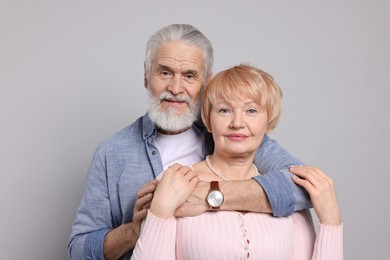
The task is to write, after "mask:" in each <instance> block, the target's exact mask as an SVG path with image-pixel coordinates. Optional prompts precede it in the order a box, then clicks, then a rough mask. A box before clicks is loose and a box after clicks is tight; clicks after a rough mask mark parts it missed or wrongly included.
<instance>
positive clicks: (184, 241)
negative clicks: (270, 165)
mask: <svg viewBox="0 0 390 260" xmlns="http://www.w3.org/2000/svg"><path fill="white" fill-rule="evenodd" d="M281 103H282V92H281V90H280V88H279V87H278V86H277V84H276V83H275V82H274V80H273V79H272V77H271V76H270V75H268V74H267V73H265V72H263V71H261V70H259V69H257V68H254V67H251V66H247V65H240V66H235V67H233V68H230V69H227V70H225V71H222V72H220V73H218V74H217V75H216V76H215V77H213V78H212V79H211V81H210V82H209V84H208V85H207V87H206V89H205V92H204V95H203V100H202V119H203V121H204V123H205V125H206V127H207V129H208V131H209V132H211V133H212V135H213V138H214V141H215V149H214V152H213V154H212V155H210V156H208V157H207V158H206V160H205V161H202V162H200V163H197V164H195V165H192V166H189V167H188V166H182V165H179V164H174V165H172V166H171V167H169V168H168V169H167V170H166V171H165V172H164V173H163V177H162V179H161V181H160V183H159V184H158V187H157V189H156V191H155V194H154V198H153V201H152V203H151V206H150V209H149V211H148V215H147V218H146V220H145V223H144V224H143V227H142V230H141V235H140V238H139V240H138V242H137V245H136V248H135V250H134V254H133V259H202V260H204V259H212V260H215V259H300V260H301V259H333V260H335V259H342V257H343V244H342V231H343V229H342V222H341V217H340V212H339V207H338V203H337V200H336V193H335V189H334V185H333V182H332V180H331V179H330V178H329V177H328V176H326V175H325V174H324V173H323V172H322V171H321V170H320V169H318V168H314V167H308V166H298V167H292V168H291V169H290V171H291V172H292V173H293V176H294V177H293V180H294V182H295V183H297V184H298V185H301V186H302V187H304V188H305V189H306V190H307V191H308V193H309V195H310V198H311V200H312V203H313V206H314V210H315V212H316V214H317V216H318V219H319V222H320V223H319V227H318V233H317V235H316V234H315V231H314V227H313V221H312V218H311V215H310V212H309V211H308V210H305V211H300V212H295V213H293V214H292V215H291V216H289V217H285V218H276V217H273V216H272V215H271V214H265V213H253V212H238V211H223V210H221V206H222V209H223V194H222V193H221V192H220V191H219V185H221V186H222V185H224V183H225V182H226V181H229V180H244V179H250V178H252V177H253V176H256V175H258V174H261V173H259V172H258V170H257V168H256V167H255V166H254V164H253V160H254V156H255V153H256V150H257V149H258V147H259V146H260V144H261V142H262V140H263V137H264V135H265V134H266V133H268V132H270V131H271V130H272V129H274V128H275V127H276V125H277V123H278V120H279V117H280V111H281ZM260 149H261V148H260ZM199 180H203V181H208V182H210V193H209V195H208V198H207V201H208V203H209V205H210V211H208V212H206V213H204V214H202V215H200V216H197V217H186V218H175V217H174V212H175V210H176V208H178V207H179V206H180V205H181V204H182V203H183V202H184V201H185V200H186V199H187V198H188V196H189V195H190V194H191V192H192V190H193V189H194V188H195V186H196V184H197V183H198V182H199Z"/></svg>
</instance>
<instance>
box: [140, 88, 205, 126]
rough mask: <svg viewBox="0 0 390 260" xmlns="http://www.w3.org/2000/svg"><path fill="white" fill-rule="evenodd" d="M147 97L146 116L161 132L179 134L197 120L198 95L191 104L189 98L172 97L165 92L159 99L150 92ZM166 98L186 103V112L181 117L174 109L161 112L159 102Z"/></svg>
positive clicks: (182, 96)
mask: <svg viewBox="0 0 390 260" xmlns="http://www.w3.org/2000/svg"><path fill="white" fill-rule="evenodd" d="M148 95H149V97H148V115H149V117H150V119H151V120H152V122H154V123H155V124H156V125H157V126H158V127H159V128H161V129H162V130H165V131H169V132H181V131H182V130H185V129H187V128H190V127H191V126H192V124H193V123H194V122H195V121H196V120H197V118H198V115H199V112H200V95H199V97H198V98H197V100H196V101H195V103H192V102H191V98H189V97H188V96H184V95H180V96H174V95H172V94H171V93H170V92H167V91H165V92H163V93H161V95H160V97H159V98H157V97H154V96H153V93H152V91H150V90H149V91H148ZM167 98H169V99H176V100H177V101H184V102H186V103H187V104H188V111H187V112H185V113H184V114H181V115H177V114H176V113H177V109H176V108H174V107H169V108H168V111H162V110H161V107H160V103H161V100H163V99H167Z"/></svg>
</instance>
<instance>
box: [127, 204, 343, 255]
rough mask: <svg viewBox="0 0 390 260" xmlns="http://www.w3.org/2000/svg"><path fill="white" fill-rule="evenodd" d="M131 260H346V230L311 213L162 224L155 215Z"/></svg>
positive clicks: (226, 214) (223, 215)
mask: <svg viewBox="0 0 390 260" xmlns="http://www.w3.org/2000/svg"><path fill="white" fill-rule="evenodd" d="M132 259H148V260H151V259H163V260H170V259H172V260H173V259H180V260H181V259H199V260H207V259H210V260H217V259H223V260H226V259H267V260H268V259H297V260H304V259H321V260H322V259H331V260H338V259H343V226H342V225H340V226H325V225H321V224H319V227H318V234H317V236H316V235H315V231H314V228H313V222H312V218H311V215H310V212H309V211H307V210H306V211H301V212H296V213H293V214H292V215H291V216H289V217H285V218H276V217H273V216H272V215H270V214H261V213H251V212H249V213H246V214H243V213H240V212H236V211H218V212H206V213H204V214H202V215H200V216H197V217H186V218H172V219H161V218H158V217H156V216H155V215H153V214H152V213H151V212H150V211H149V212H148V215H147V217H146V220H145V222H144V223H143V225H142V230H141V235H140V238H139V240H138V242H137V245H136V247H135V249H134V252H133V257H132Z"/></svg>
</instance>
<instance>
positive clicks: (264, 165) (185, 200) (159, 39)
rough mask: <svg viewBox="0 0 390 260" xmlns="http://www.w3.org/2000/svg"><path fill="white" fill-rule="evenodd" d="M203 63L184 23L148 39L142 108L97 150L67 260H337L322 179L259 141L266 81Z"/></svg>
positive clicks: (272, 96) (266, 120)
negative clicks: (314, 216)
mask: <svg viewBox="0 0 390 260" xmlns="http://www.w3.org/2000/svg"><path fill="white" fill-rule="evenodd" d="M212 65H213V48H212V44H211V42H210V41H209V40H208V39H207V38H206V37H205V36H204V35H203V34H202V33H201V32H200V31H199V30H197V29H196V28H194V27H193V26H191V25H185V24H173V25H169V26H167V27H164V28H162V29H160V30H159V31H157V32H156V33H154V34H153V35H152V36H151V37H150V38H149V40H148V42H147V46H146V57H145V64H144V66H145V81H144V86H145V88H146V89H147V92H148V94H149V103H148V111H147V113H146V114H145V115H144V116H143V117H140V118H138V119H137V120H136V121H135V122H133V123H132V124H131V125H130V126H128V127H126V128H124V129H123V130H121V131H119V132H118V133H116V134H114V135H113V136H112V137H110V138H109V139H108V140H106V141H104V142H102V143H101V144H100V145H99V146H98V148H97V150H96V152H95V155H94V157H93V161H92V163H91V166H90V169H89V172H88V176H87V183H86V187H85V193H84V196H83V199H82V201H81V204H80V207H79V209H78V211H77V215H76V219H75V221H74V223H73V227H72V233H71V236H70V239H69V243H68V253H69V258H70V259H129V258H132V259H342V257H343V244H342V231H343V225H342V221H341V217H340V211H339V208H338V203H337V199H336V193H335V189H334V185H333V182H332V180H331V179H330V178H329V177H328V176H327V175H326V174H325V173H323V172H322V171H321V170H320V169H318V168H315V167H309V166H302V163H301V162H300V161H298V160H297V159H295V158H293V157H292V156H291V155H289V154H288V153H287V152H286V151H285V150H284V149H283V148H282V147H280V146H279V145H278V144H277V143H276V142H275V141H273V140H271V139H270V138H269V137H268V136H267V133H269V132H270V131H271V130H272V129H274V128H275V127H276V125H277V123H278V120H279V117H280V111H281V102H282V92H281V90H280V88H279V87H278V85H277V84H276V83H275V81H274V79H273V78H272V77H271V76H270V75H269V74H267V73H266V72H264V71H262V70H260V69H258V68H255V67H252V66H248V65H238V66H235V67H232V68H229V69H227V70H225V71H222V72H220V73H218V74H216V75H215V76H213V77H212V75H211V74H212V73H211V69H212ZM202 93H203V94H202ZM200 113H201V119H200V116H199V115H200ZM156 179H158V180H159V181H157V180H156ZM307 194H308V195H309V197H310V198H308V197H307ZM310 199H311V202H310ZM311 205H313V208H314V211H315V213H316V214H317V217H318V219H319V223H318V230H317V234H316V232H315V231H314V226H313V222H312V219H311V215H310V212H309V210H308V208H310V207H311ZM142 223H143V224H142ZM141 224H142V225H141Z"/></svg>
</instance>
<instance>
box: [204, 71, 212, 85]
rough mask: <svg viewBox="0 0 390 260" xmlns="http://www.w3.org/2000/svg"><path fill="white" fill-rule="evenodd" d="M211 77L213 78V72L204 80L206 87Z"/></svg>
mask: <svg viewBox="0 0 390 260" xmlns="http://www.w3.org/2000/svg"><path fill="white" fill-rule="evenodd" d="M212 76H213V72H211V73H210V75H209V77H208V78H207V80H206V85H207V84H208V83H209V81H210V79H211V77H212Z"/></svg>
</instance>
